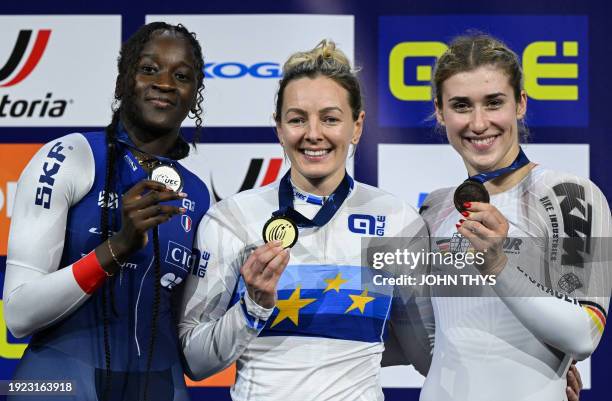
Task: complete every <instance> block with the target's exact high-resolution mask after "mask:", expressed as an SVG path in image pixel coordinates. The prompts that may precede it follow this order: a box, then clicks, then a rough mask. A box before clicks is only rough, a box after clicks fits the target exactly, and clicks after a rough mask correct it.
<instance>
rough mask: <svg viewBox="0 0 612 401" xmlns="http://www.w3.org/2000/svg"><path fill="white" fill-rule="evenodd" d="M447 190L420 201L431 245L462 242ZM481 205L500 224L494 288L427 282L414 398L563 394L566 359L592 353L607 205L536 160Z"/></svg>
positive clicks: (605, 255)
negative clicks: (424, 367)
mask: <svg viewBox="0 0 612 401" xmlns="http://www.w3.org/2000/svg"><path fill="white" fill-rule="evenodd" d="M453 193H454V188H447V189H442V190H438V191H435V192H433V193H432V194H430V195H429V197H428V198H427V199H426V201H425V203H424V206H423V209H422V215H423V217H424V218H425V220H426V222H427V224H428V226H429V228H430V231H431V236H432V250H439V251H441V252H448V251H451V252H452V251H453V248H455V249H460V248H461V245H460V244H461V242H464V245H466V246H465V247H463V248H464V249H465V248H468V247H469V244H468V241H467V239H465V238H462V237H461V236H460V235H459V234H457V232H456V228H455V224H457V223H458V221H459V219H460V218H462V216H461V215H460V214H459V212H457V210H456V209H455V207H454V205H453ZM491 204H493V205H494V206H495V207H497V208H498V209H499V211H500V212H501V213H502V214H503V215H504V216H505V217H506V219H507V220H508V221H509V223H510V231H509V235H508V237H509V238H508V239H507V240H506V242H505V244H504V251H505V252H506V254H507V255H508V257H509V262H508V264H507V265H506V266H505V268H504V270H503V271H502V272H501V273H500V274H499V275H498V277H497V285H495V286H494V287H491V286H486V285H485V286H476V287H462V288H460V289H459V288H455V289H454V290H452V291H455V292H454V293H453V292H452V291H450V290H448V288H446V289H442V287H439V288H433V293H432V295H433V297H432V302H433V308H434V314H435V324H436V331H435V347H434V356H433V361H432V365H431V369H430V371H429V374H428V376H427V380H426V382H425V385H424V387H423V390H422V392H421V401H445V400H449V401H450V400H453V401H463V400H465V401H468V400H469V401H477V400H482V401H491V400H495V401H504V400H508V401H527V400H529V401H548V400H550V401H559V400H565V399H566V398H565V397H566V396H565V387H566V379H565V374H566V372H567V369H568V367H569V364H570V363H571V361H572V359H584V358H586V357H587V356H589V355H590V353H591V352H593V350H594V349H595V347H596V346H597V344H598V342H599V340H600V338H601V333H602V331H603V326H604V325H605V320H606V313H607V309H608V303H609V295H610V288H611V287H610V274H609V271H608V270H609V268H610V264H609V261H610V257H609V256H610V247H609V241H610V234H611V233H612V231H611V218H610V210H609V208H608V203H607V202H606V199H605V197H604V196H603V194H602V193H601V192H600V191H599V189H598V188H597V187H595V185H594V184H593V183H591V182H590V181H589V180H587V179H582V178H578V177H575V176H573V175H569V174H564V173H560V172H555V171H551V170H547V169H544V168H542V167H539V166H536V167H535V168H534V169H533V170H531V172H530V173H529V174H528V175H527V176H526V177H525V179H523V180H522V181H521V182H520V183H519V184H518V185H516V186H515V187H513V188H512V189H510V190H508V191H506V192H504V193H500V194H496V195H492V196H491ZM433 271H434V272H435V271H436V266H433ZM465 272H466V273H471V274H475V275H477V274H478V272H477V271H476V270H475V268H474V267H473V266H468V267H466V268H465Z"/></svg>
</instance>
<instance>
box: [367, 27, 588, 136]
mask: <svg viewBox="0 0 612 401" xmlns="http://www.w3.org/2000/svg"><path fill="white" fill-rule="evenodd" d="M379 27H380V35H379V55H378V62H379V66H380V67H379V76H378V78H379V79H378V80H379V85H378V87H379V97H378V99H379V124H380V125H381V126H387V127H414V126H424V125H429V124H433V123H432V122H429V121H428V116H429V115H430V114H431V113H432V111H433V103H432V90H431V85H430V80H431V76H432V66H433V65H434V63H435V61H436V59H437V58H438V57H440V56H441V55H442V53H444V51H445V50H446V49H447V45H446V43H447V41H449V40H450V39H451V38H453V37H455V36H457V35H460V34H463V33H465V32H466V31H467V30H468V29H477V30H480V31H482V32H487V33H491V34H492V35H494V36H496V37H498V38H500V39H502V40H503V41H504V42H506V44H507V45H508V46H510V47H511V48H512V49H513V50H514V51H515V52H516V53H517V54H518V55H519V57H520V58H521V62H522V66H523V72H524V78H525V90H526V92H527V95H528V97H529V103H528V108H527V110H528V112H527V123H528V125H531V126H556V125H564V126H574V127H583V126H588V123H589V108H588V87H587V75H588V41H587V32H588V27H587V17H585V16H512V15H507V16H486V15H481V16H443V17H442V16H438V17H426V16H419V17H395V16H394V17H380V20H379ZM543 27H545V29H543Z"/></svg>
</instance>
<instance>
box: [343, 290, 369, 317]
mask: <svg viewBox="0 0 612 401" xmlns="http://www.w3.org/2000/svg"><path fill="white" fill-rule="evenodd" d="M349 297H351V299H352V300H353V303H352V304H351V306H349V307H348V308H347V309H346V310H345V311H344V313H349V312H350V311H352V310H353V309H359V311H360V312H361V313H362V314H363V311H364V309H365V306H366V304H367V303H368V302H372V301H373V300H374V297H369V296H368V289H367V288H366V289H365V290H363V292H362V293H361V294H359V295H350V294H349Z"/></svg>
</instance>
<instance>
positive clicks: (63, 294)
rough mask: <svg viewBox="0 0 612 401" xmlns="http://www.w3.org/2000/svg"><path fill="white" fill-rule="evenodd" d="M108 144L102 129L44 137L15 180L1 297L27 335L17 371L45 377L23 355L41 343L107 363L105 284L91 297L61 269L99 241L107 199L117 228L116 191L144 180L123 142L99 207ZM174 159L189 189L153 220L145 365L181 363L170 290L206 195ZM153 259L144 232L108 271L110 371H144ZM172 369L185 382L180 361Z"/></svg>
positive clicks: (188, 254) (190, 263)
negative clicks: (157, 290) (163, 218)
mask: <svg viewBox="0 0 612 401" xmlns="http://www.w3.org/2000/svg"><path fill="white" fill-rule="evenodd" d="M119 135H124V136H125V133H121V132H120V133H119ZM105 147H106V142H105V135H104V133H103V132H93V133H86V134H71V135H67V136H65V137H62V138H59V139H57V140H55V141H53V142H50V143H49V144H47V145H45V146H44V147H43V148H42V149H41V150H40V151H39V152H38V154H37V155H36V156H35V157H34V158H33V159H32V161H31V162H30V164H29V165H28V166H27V167H26V169H25V171H24V173H23V174H22V176H21V178H20V181H19V185H18V190H17V196H16V206H15V210H14V215H13V221H12V227H11V234H10V239H9V255H8V258H7V281H6V285H5V293H4V294H5V303H6V304H9V308H12V309H11V313H10V315H11V316H12V318H11V319H12V320H11V321H10V322H9V327H12V329H13V330H14V331H15V334H16V335H20V336H21V335H27V334H33V336H32V340H31V342H30V346H29V348H28V350H27V351H26V355H25V356H24V359H23V361H22V366H20V367H19V368H18V371H17V374H18V375H19V374H20V372H28V373H27V374H30V375H35V376H36V375H37V376H36V377H37V378H40V379H42V378H44V377H46V373H45V372H44V371H40V372H37V371H36V369H37V368H36V366H35V365H36V362H33V363H32V364H30V366H28V364H29V362H28V361H30V360H31V359H32V358H28V355H33V354H32V353H36V355H40V353H41V352H45V350H52V351H49V355H62V354H65V355H69V356H70V357H71V358H73V359H74V360H78V363H79V364H80V363H82V364H83V366H89V367H92V368H96V369H104V367H105V361H104V355H105V354H104V341H103V338H104V337H103V318H102V303H101V298H102V297H101V295H102V288H101V289H98V290H97V291H96V292H94V293H93V294H92V295H91V296H88V295H87V294H85V293H84V292H83V291H82V290H81V289H80V287H78V285H77V284H76V282H75V280H74V277H73V276H72V273H71V272H70V271H69V270H71V269H70V268H64V267H71V266H70V265H71V264H72V263H74V262H76V261H77V260H79V259H81V258H82V257H83V256H84V255H86V254H87V253H89V252H90V251H92V250H93V249H94V248H95V247H96V246H98V245H99V244H100V243H101V229H100V215H101V210H102V207H108V209H109V214H110V215H111V216H112V217H111V219H112V220H113V221H114V223H113V224H112V226H111V227H113V228H114V230H119V228H120V227H121V213H120V206H121V194H123V193H124V192H126V191H127V190H128V189H130V188H131V187H132V186H133V185H134V184H136V183H137V182H139V181H141V180H143V179H145V178H147V173H146V172H145V171H144V170H143V169H142V168H141V167H140V166H139V165H138V163H137V161H136V159H135V158H134V156H133V155H132V153H131V152H130V150H129V147H127V146H125V145H123V144H121V143H120V144H119V145H118V149H119V150H118V156H117V158H116V161H115V171H116V173H117V174H116V176H115V177H113V180H114V182H115V185H114V191H113V193H111V194H110V195H109V202H108V205H104V201H103V200H104V175H105V174H104V173H105V169H106V150H105ZM173 165H174V166H175V167H176V168H177V169H178V171H179V172H180V174H181V176H182V179H183V182H184V188H183V192H185V193H187V194H188V197H187V198H186V199H181V200H176V201H173V202H169V203H168V204H174V205H176V206H182V207H184V208H185V209H186V213H185V214H184V215H182V216H180V215H178V216H174V217H173V218H172V219H170V220H169V221H168V222H166V223H163V224H162V225H160V226H159V241H160V242H159V245H160V259H161V285H162V288H161V299H160V308H159V317H158V322H157V337H156V343H155V351H154V357H153V362H152V367H151V370H152V371H164V370H167V369H170V367H172V366H177V365H178V366H180V356H179V353H180V349H179V346H178V342H177V335H176V323H175V319H174V318H173V312H172V311H171V297H172V294H173V293H174V292H175V291H176V287H177V286H179V285H181V283H182V282H183V281H184V280H185V278H186V277H187V276H188V275H191V274H197V266H199V258H200V254H199V252H198V251H197V250H194V249H193V242H194V237H195V233H196V231H197V228H198V226H199V223H200V221H201V219H202V217H203V215H204V214H205V212H206V210H207V209H208V207H209V203H210V199H209V193H208V190H207V188H206V186H205V184H204V183H203V182H202V181H201V180H200V179H199V178H198V177H196V176H195V175H194V174H192V173H191V172H189V171H188V170H186V169H185V168H184V167H182V166H181V164H180V163H178V162H173ZM32 246H35V248H34V249H32ZM153 260H154V252H153V236H152V234H151V232H149V241H148V244H147V245H146V247H145V248H143V249H142V250H140V251H138V252H136V253H135V254H133V255H132V257H131V258H130V259H129V260H127V262H126V263H125V265H124V266H123V268H122V269H121V270H120V272H118V273H117V274H116V275H115V277H114V278H113V279H112V285H113V286H114V291H113V292H114V304H115V306H116V314H114V313H112V312H111V310H110V308H109V316H110V325H109V338H110V349H111V354H112V365H111V369H112V370H113V371H117V372H144V371H146V362H147V353H148V347H149V341H150V338H151V319H152V305H153V301H154V300H153V297H154V277H155V267H154V263H153ZM194 267H195V268H194ZM64 271H68V272H67V273H66V272H64ZM106 285H108V283H107V284H106ZM33 292H36V297H35V298H32V293H33ZM7 320H8V319H7ZM57 363H65V361H62V360H58V361H57ZM178 372H179V376H178V378H179V379H180V380H182V376H181V375H180V369H179V370H178ZM179 384H180V383H179ZM180 385H182V386H184V384H180Z"/></svg>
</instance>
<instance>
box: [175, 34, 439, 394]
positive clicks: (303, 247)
mask: <svg viewBox="0 0 612 401" xmlns="http://www.w3.org/2000/svg"><path fill="white" fill-rule="evenodd" d="M274 118H275V121H276V129H277V133H278V138H279V141H280V144H281V146H282V147H283V150H284V152H285V153H286V155H287V157H288V159H289V160H290V162H291V168H290V170H289V172H288V173H287V174H286V175H285V176H284V177H283V178H282V180H281V181H280V182H279V183H276V184H271V185H268V186H266V187H263V188H258V189H253V190H250V191H246V192H242V193H239V194H237V195H235V196H233V197H231V198H228V199H226V200H224V201H222V202H220V203H218V204H216V205H215V206H213V207H212V208H211V209H210V210H209V212H208V214H207V215H206V216H205V218H204V220H203V223H202V224H201V225H200V230H199V231H198V237H197V247H198V249H199V250H200V251H201V252H202V254H203V255H207V256H208V258H207V262H208V265H207V271H206V275H205V276H204V277H203V278H198V277H195V276H190V277H189V278H188V279H187V282H186V287H185V295H184V300H183V309H184V314H183V316H182V321H181V323H180V338H181V341H182V346H183V351H184V353H185V357H186V361H187V366H188V369H189V371H190V372H189V374H190V376H192V377H194V378H203V377H206V376H209V375H211V374H213V373H215V372H218V371H220V370H222V369H224V368H226V367H227V366H229V365H230V364H232V363H233V362H236V363H237V377H236V384H235V385H234V386H233V388H232V391H231V394H232V398H233V399H234V400H300V401H308V400H313V401H314V400H317V401H319V400H364V401H365V400H367V401H372V400H382V399H383V394H382V389H381V385H380V360H381V355H382V351H383V349H384V346H383V337H384V335H385V331H386V324H387V321H388V319H389V316H390V310H391V309H392V304H393V287H389V286H376V285H374V284H373V279H372V275H373V272H374V271H373V270H372V269H371V268H370V267H368V266H364V265H363V264H362V239H364V238H365V239H366V241H367V239H369V238H373V237H383V238H384V237H396V236H397V237H399V236H403V237H418V236H422V235H425V236H426V232H425V227H424V223H423V220H422V219H421V218H420V217H419V215H418V213H417V212H416V211H415V210H414V209H413V208H411V207H410V206H408V205H407V204H405V203H404V202H402V201H401V200H399V199H397V198H395V197H393V196H392V195H390V194H388V193H385V192H383V191H381V190H379V189H377V188H374V187H371V186H368V185H365V184H362V183H359V182H356V181H354V180H353V179H352V178H351V177H350V176H349V175H348V173H347V172H346V170H345V166H346V161H347V158H348V157H349V153H351V152H350V149H351V148H352V147H354V146H356V145H357V144H358V142H359V139H360V137H361V134H362V129H363V121H364V118H365V112H364V111H363V104H362V98H361V91H360V85H359V81H358V80H357V77H356V75H355V72H354V70H353V69H352V68H351V66H350V64H349V61H348V59H347V57H346V56H345V55H344V54H343V53H342V52H341V51H340V50H338V49H336V47H335V44H334V43H333V42H331V41H323V42H321V43H320V44H319V45H318V46H317V47H315V48H314V49H312V50H310V51H306V52H299V53H295V54H294V55H292V56H291V57H290V58H289V60H288V61H287V62H286V63H285V65H284V68H283V78H282V79H281V81H280V87H279V91H278V95H277V103H276V112H275V114H274ZM270 227H274V228H273V229H270ZM262 231H263V233H262ZM262 234H263V235H262ZM274 234H278V235H276V236H275V235H274ZM262 236H263V238H262ZM274 239H282V240H284V241H286V242H281V241H274ZM415 246H416V245H415ZM419 249H420V248H419ZM394 308H395V307H394ZM395 309H397V308H395ZM398 329H399V330H410V326H409V325H408V324H403V325H401V326H400V327H399V328H398ZM421 333H423V337H421V338H422V342H419V341H417V338H416V337H417V335H416V334H410V333H404V334H403V335H398V338H404V339H410V344H412V345H411V347H415V348H416V347H417V346H421V344H423V345H422V346H423V347H424V348H426V350H425V351H423V352H420V353H419V352H416V351H415V354H418V355H423V356H424V357H423V359H422V360H418V359H417V358H416V357H414V358H413V362H414V363H415V364H416V365H417V367H419V368H420V369H421V370H422V371H423V372H424V371H426V369H427V366H428V363H429V360H428V355H429V353H428V349H429V348H428V342H427V338H426V337H425V333H424V332H421ZM408 348H409V349H408V350H407V351H406V352H407V353H410V352H411V351H412V349H410V347H408Z"/></svg>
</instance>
